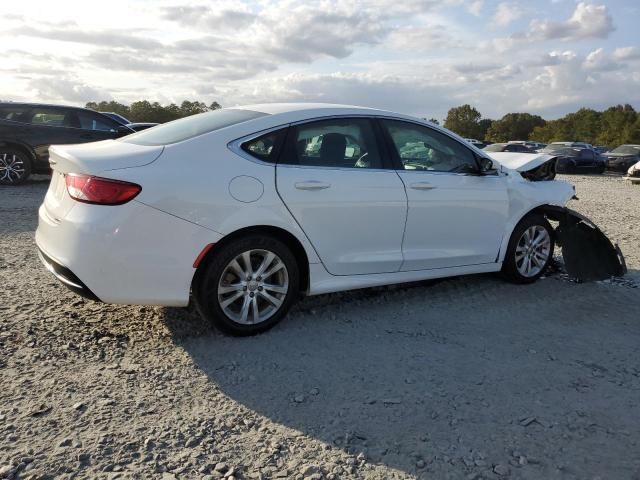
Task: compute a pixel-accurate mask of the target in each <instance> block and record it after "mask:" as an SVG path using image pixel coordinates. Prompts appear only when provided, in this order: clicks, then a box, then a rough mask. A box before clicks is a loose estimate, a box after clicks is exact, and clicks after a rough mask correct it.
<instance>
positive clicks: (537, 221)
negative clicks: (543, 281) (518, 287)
mask: <svg viewBox="0 0 640 480" xmlns="http://www.w3.org/2000/svg"><path fill="white" fill-rule="evenodd" d="M533 226H541V227H544V228H545V229H546V230H547V233H549V238H550V239H551V253H550V255H549V258H548V259H547V262H546V263H545V265H544V268H543V269H542V270H540V273H538V274H537V275H534V276H533V277H525V276H524V275H522V274H521V273H520V272H519V271H518V267H517V266H516V256H515V252H516V247H517V245H518V242H519V241H520V237H522V234H523V233H524V231H525V230H526V229H527V228H529V227H533ZM554 248H555V238H554V231H553V227H552V226H551V224H550V223H549V221H548V220H547V219H546V218H545V217H544V216H542V215H537V214H533V215H528V216H526V217H525V218H523V219H522V220H520V222H519V223H518V224H517V225H516V227H515V228H514V229H513V233H512V234H511V238H510V239H509V245H508V247H507V253H506V254H505V258H504V262H503V263H502V273H503V275H504V276H505V277H506V279H507V280H509V281H511V282H513V283H533V282H535V281H536V280H538V279H539V278H540V277H541V276H542V275H544V273H545V271H546V270H547V267H549V264H550V263H551V261H552V260H553V250H554Z"/></svg>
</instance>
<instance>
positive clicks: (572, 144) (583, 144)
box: [547, 142, 593, 150]
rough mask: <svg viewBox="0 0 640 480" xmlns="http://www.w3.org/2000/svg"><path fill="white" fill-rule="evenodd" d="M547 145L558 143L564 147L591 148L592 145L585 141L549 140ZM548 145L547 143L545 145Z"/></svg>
mask: <svg viewBox="0 0 640 480" xmlns="http://www.w3.org/2000/svg"><path fill="white" fill-rule="evenodd" d="M549 145H559V146H565V147H577V148H588V149H590V150H593V145H591V144H590V143H586V142H551V143H550V144H549ZM547 146H548V145H547Z"/></svg>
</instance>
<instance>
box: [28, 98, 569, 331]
mask: <svg viewBox="0 0 640 480" xmlns="http://www.w3.org/2000/svg"><path fill="white" fill-rule="evenodd" d="M493 155H494V157H493V158H491V157H489V156H488V154H487V153H486V152H483V151H482V150H478V149H476V148H475V147H473V146H472V145H470V144H469V143H468V142H466V141H464V139H462V138H460V137H458V136H457V135H455V134H453V133H451V132H449V131H448V130H445V129H443V128H441V127H438V126H436V125H433V124H431V123H427V122H423V121H421V120H418V119H416V118H413V117H409V116H405V115H401V114H396V113H391V112H386V111H380V110H373V109H368V108H360V107H350V106H340V105H323V104H270V105H253V106H247V107H237V108H229V109H222V110H216V111H213V112H208V113H204V114H200V115H194V116H192V117H188V118H184V119H181V120H176V121H174V122H170V123H167V124H164V125H160V126H158V127H155V128H153V129H151V130H146V131H143V132H139V133H135V134H132V135H128V136H126V137H123V138H121V139H118V140H107V141H103V142H97V143H92V144H86V145H71V146H67V145H65V146H54V147H51V149H50V160H51V167H52V169H53V171H54V173H53V177H52V180H51V184H50V187H49V190H48V192H47V195H46V198H45V200H44V203H43V205H42V206H41V207H40V211H39V224H38V229H37V232H36V241H37V245H38V248H39V251H40V257H41V259H42V261H43V262H44V264H45V266H46V267H47V268H48V269H49V270H50V271H51V272H52V273H53V274H54V275H55V276H56V277H57V278H58V279H59V280H60V281H61V282H63V283H64V284H65V285H67V286H68V287H69V288H70V289H72V290H73V291H75V292H77V293H79V294H81V295H84V296H86V297H89V298H92V299H95V300H100V301H103V302H110V303H120V304H154V305H170V306H186V305H188V303H189V302H190V300H193V301H194V303H195V305H196V306H197V308H198V310H199V311H200V312H201V314H202V315H203V316H204V317H206V318H208V319H210V320H211V321H212V322H213V323H214V324H215V325H216V326H217V327H218V328H219V329H221V330H223V331H224V332H227V333H231V334H234V335H251V334H255V333H258V332H261V331H264V330H266V329H268V328H270V327H272V326H273V325H274V324H276V323H277V322H278V321H279V320H280V319H282V318H283V316H284V315H285V314H286V312H287V310H288V309H289V308H290V306H291V304H292V303H293V302H294V300H295V299H296V298H297V297H298V296H299V295H300V294H305V295H316V294H321V293H327V292H335V291H340V290H348V289H356V288H363V287H371V286H377V285H386V284H394V283H401V282H410V281H416V280H423V279H431V278H439V277H448V276H455V275H463V274H465V275H466V274H474V273H482V272H502V273H503V275H504V277H505V278H506V279H508V280H510V281H512V282H516V283H530V282H533V281H535V280H536V279H538V278H539V277H540V276H541V275H542V274H543V273H544V271H545V268H546V267H547V266H548V264H549V262H550V261H551V259H552V255H553V250H554V239H555V234H554V229H553V228H552V226H551V225H550V223H549V221H548V219H549V218H551V219H559V218H564V217H562V215H564V214H563V213H562V212H566V211H567V210H566V209H564V205H565V203H566V202H567V201H568V200H569V199H570V198H572V197H573V196H574V187H573V186H572V185H570V184H568V183H566V182H561V181H554V180H553V177H554V176H555V172H554V171H553V165H554V161H553V160H554V157H551V156H548V155H531V154H513V153H496V154H493ZM567 218H568V217H567ZM572 218H573V217H572Z"/></svg>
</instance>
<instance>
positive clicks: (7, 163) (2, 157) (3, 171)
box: [0, 152, 26, 183]
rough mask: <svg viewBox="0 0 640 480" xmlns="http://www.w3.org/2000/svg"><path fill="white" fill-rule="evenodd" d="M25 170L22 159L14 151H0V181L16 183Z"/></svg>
mask: <svg viewBox="0 0 640 480" xmlns="http://www.w3.org/2000/svg"><path fill="white" fill-rule="evenodd" d="M25 172H26V168H25V165H24V160H22V159H21V158H20V157H19V156H18V155H16V154H15V153H10V152H9V153H0V182H2V181H4V182H6V183H17V182H19V181H20V180H21V179H22V177H23V176H24V174H25Z"/></svg>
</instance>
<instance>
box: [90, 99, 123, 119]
mask: <svg viewBox="0 0 640 480" xmlns="http://www.w3.org/2000/svg"><path fill="white" fill-rule="evenodd" d="M85 108H90V109H91V110H95V111H96V112H114V113H117V114H118V115H122V116H123V117H125V118H129V107H128V106H126V105H124V104H122V103H119V102H114V101H113V100H111V101H104V100H103V101H101V102H89V103H87V104H86V105H85Z"/></svg>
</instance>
